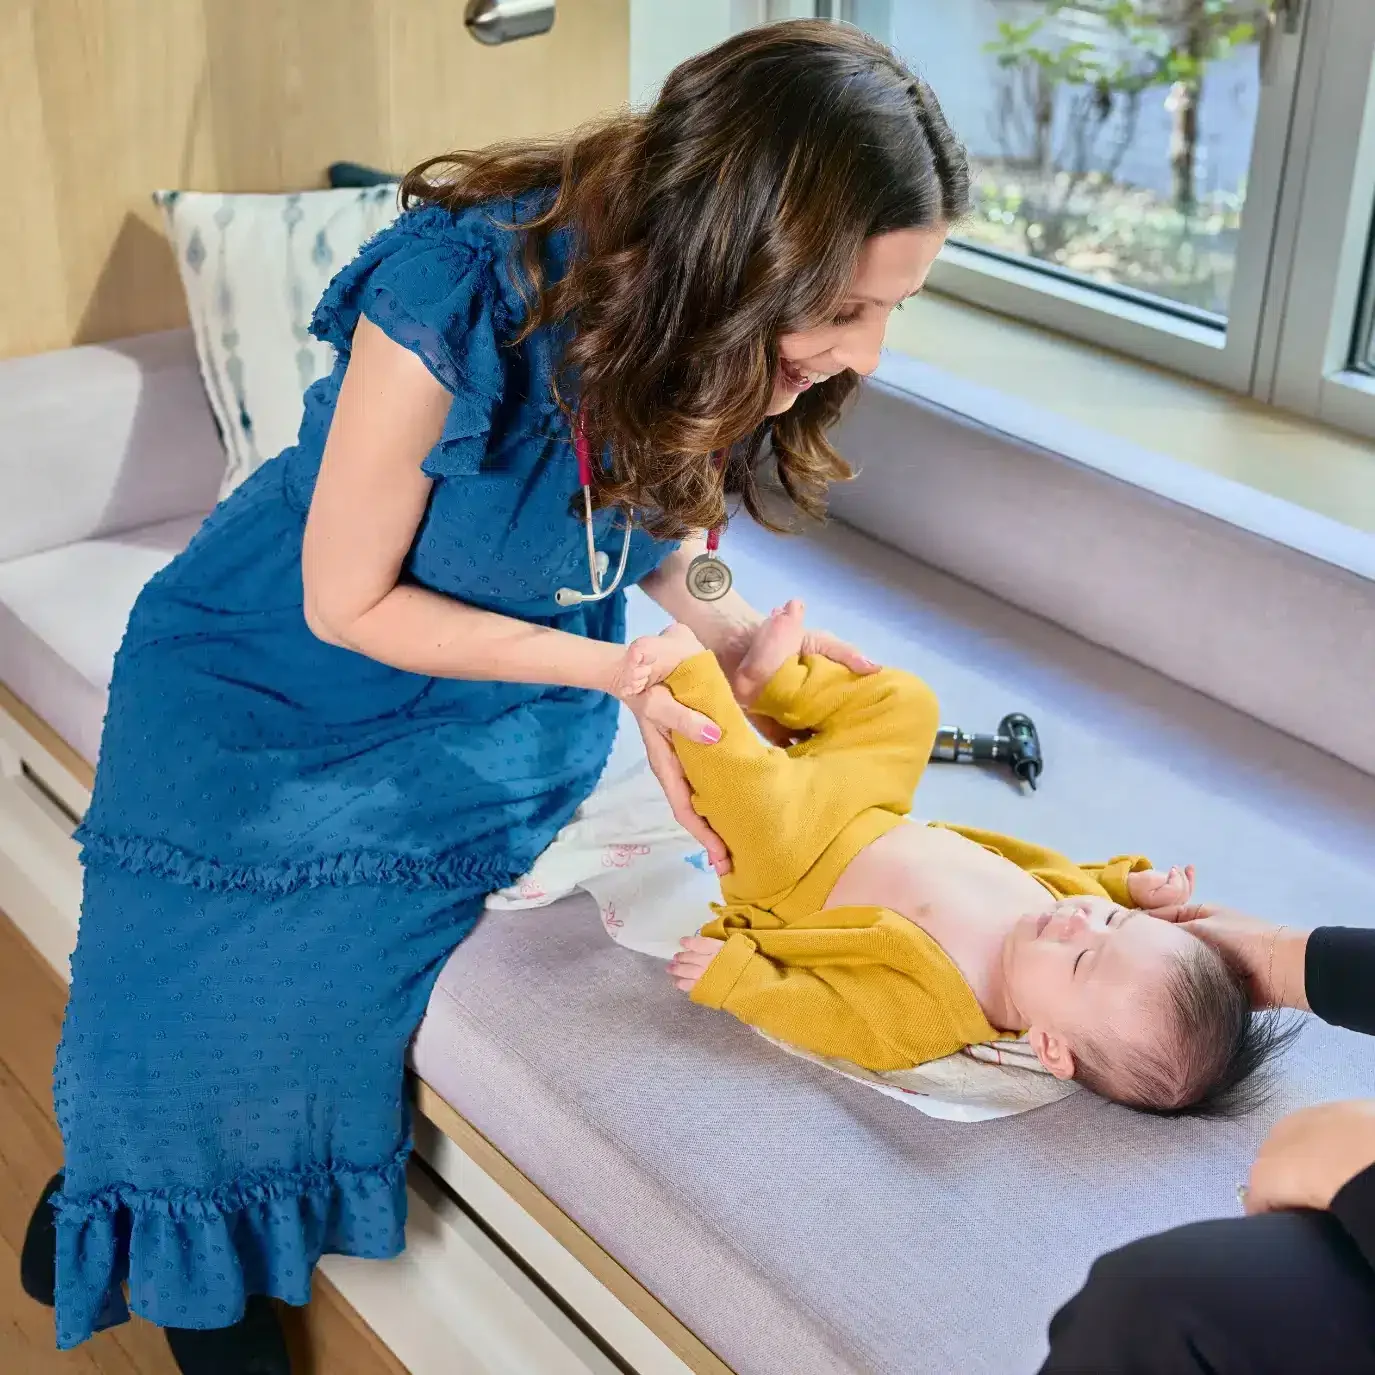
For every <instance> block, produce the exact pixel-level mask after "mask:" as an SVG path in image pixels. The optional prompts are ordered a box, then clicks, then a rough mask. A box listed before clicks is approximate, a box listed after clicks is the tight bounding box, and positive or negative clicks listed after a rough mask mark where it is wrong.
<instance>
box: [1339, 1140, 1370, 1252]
mask: <svg viewBox="0 0 1375 1375" xmlns="http://www.w3.org/2000/svg"><path fill="white" fill-rule="evenodd" d="M1332 1215H1333V1216H1334V1217H1335V1218H1336V1219H1337V1221H1338V1222H1340V1223H1341V1224H1342V1226H1343V1227H1345V1228H1346V1230H1347V1232H1348V1233H1349V1234H1350V1236H1351V1239H1352V1240H1353V1241H1354V1242H1355V1243H1356V1245H1357V1246H1359V1247H1360V1248H1361V1253H1362V1254H1363V1255H1364V1256H1365V1258H1366V1260H1367V1261H1368V1262H1369V1264H1370V1268H1371V1269H1372V1270H1375V1165H1372V1166H1371V1167H1370V1168H1369V1169H1368V1170H1366V1171H1364V1172H1363V1173H1361V1174H1358V1175H1357V1176H1356V1178H1355V1179H1353V1180H1352V1181H1351V1182H1350V1183H1349V1184H1348V1185H1347V1186H1346V1188H1344V1189H1343V1190H1342V1191H1341V1193H1339V1194H1338V1195H1337V1197H1336V1198H1334V1199H1333V1200H1332Z"/></svg>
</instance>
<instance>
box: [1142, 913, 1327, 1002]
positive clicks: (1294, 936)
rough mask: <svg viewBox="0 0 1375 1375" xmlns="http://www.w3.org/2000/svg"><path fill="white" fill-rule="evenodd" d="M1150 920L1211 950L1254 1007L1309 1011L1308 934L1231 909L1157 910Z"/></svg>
mask: <svg viewBox="0 0 1375 1375" xmlns="http://www.w3.org/2000/svg"><path fill="white" fill-rule="evenodd" d="M1151 916H1153V917H1156V918H1158V919H1160V920H1162V921H1172V922H1175V923H1177V924H1179V925H1181V926H1183V927H1184V928H1185V929H1186V930H1187V931H1190V932H1192V933H1193V934H1194V935H1195V936H1197V937H1198V938H1199V940H1201V941H1203V942H1205V943H1206V944H1208V945H1211V946H1212V947H1213V949H1214V950H1216V951H1217V952H1218V954H1219V955H1221V956H1222V958H1223V959H1225V960H1226V961H1227V963H1228V964H1230V965H1231V966H1232V967H1233V968H1234V969H1236V970H1239V971H1240V972H1241V973H1242V974H1243V975H1244V976H1245V978H1246V983H1247V986H1248V988H1249V989H1250V991H1251V1003H1252V1006H1254V1007H1292V1008H1297V1009H1298V1010H1299V1011H1300V1012H1307V1011H1308V997H1307V994H1306V993H1305V991H1304V964H1305V961H1306V959H1307V953H1308V932H1307V931H1295V930H1293V929H1292V928H1290V927H1288V926H1276V925H1275V924H1274V923H1273V922H1268V921H1262V920H1261V919H1260V918H1259V917H1250V916H1247V915H1246V913H1245V912H1236V911H1233V910H1232V909H1231V908H1230V907H1218V906H1216V905H1214V904H1212V903H1206V902H1196V903H1190V904H1188V905H1187V906H1179V907H1158V908H1156V909H1155V910H1154V911H1152V912H1151Z"/></svg>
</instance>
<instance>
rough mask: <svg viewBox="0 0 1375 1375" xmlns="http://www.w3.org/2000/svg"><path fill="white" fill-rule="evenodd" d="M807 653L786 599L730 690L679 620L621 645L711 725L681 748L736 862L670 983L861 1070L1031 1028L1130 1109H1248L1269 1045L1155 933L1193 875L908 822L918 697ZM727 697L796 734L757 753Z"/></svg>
mask: <svg viewBox="0 0 1375 1375" xmlns="http://www.w3.org/2000/svg"><path fill="white" fill-rule="evenodd" d="M802 635H803V624H802V608H801V606H800V605H799V604H797V603H790V604H789V605H788V606H787V607H786V608H784V609H783V610H782V611H779V612H775V613H774V615H773V617H772V618H771V619H770V620H769V621H768V622H767V623H766V624H765V625H764V626H763V627H761V629H760V630H759V632H758V633H757V634H756V636H755V640H754V643H753V646H752V648H751V650H750V652H749V654H748V655H747V656H746V658H745V660H744V662H743V663H742V664H741V666H740V669H739V671H738V673H737V674H736V676H735V679H734V681H733V682H728V681H727V679H726V677H725V675H724V673H723V671H722V669H721V667H720V665H719V664H718V663H717V661H716V659H715V658H714V657H713V656H712V655H710V654H707V653H706V652H704V651H703V649H702V647H701V645H700V644H699V643H698V642H697V640H696V639H695V637H694V636H693V635H692V633H691V632H690V631H688V630H687V629H685V628H684V627H682V626H674V627H672V628H671V629H669V630H668V631H666V632H665V633H664V634H663V635H660V636H656V637H651V638H648V639H644V640H638V641H636V642H635V644H633V645H632V646H631V647H630V649H629V651H628V660H627V662H628V664H629V676H630V678H631V681H632V682H640V683H644V684H649V683H655V682H661V681H662V682H665V683H666V685H667V687H668V688H669V690H670V691H671V692H672V693H673V695H674V697H675V698H677V699H678V700H679V701H680V702H682V703H684V704H685V705H686V706H689V707H692V708H693V709H695V710H697V711H700V712H702V713H703V714H704V715H706V716H709V717H710V718H711V719H712V720H713V721H715V722H716V724H717V725H718V726H719V727H720V728H721V731H722V738H721V740H720V741H719V743H717V744H714V745H704V744H700V743H697V742H694V741H690V740H687V739H684V738H681V737H678V738H675V741H674V745H675V748H676V749H677V752H678V755H679V758H680V759H681V760H682V762H683V765H684V768H685V770H686V772H687V775H688V779H689V781H690V782H691V784H692V787H693V792H694V805H695V806H696V808H697V810H698V812H699V813H700V814H701V815H702V816H703V817H705V818H706V820H707V821H708V822H709V823H710V824H711V826H712V827H713V828H714V829H715V831H716V832H717V834H718V835H720V836H721V838H722V840H724V841H725V843H726V845H727V846H728V847H729V848H730V852H731V859H732V865H733V868H732V871H731V873H730V874H729V875H727V876H726V877H725V878H724V879H723V880H722V885H721V887H722V896H723V898H724V902H723V903H722V904H720V905H718V906H716V907H715V908H714V910H715V912H716V918H715V920H714V921H712V922H711V923H710V924H709V925H708V926H706V927H705V928H704V929H703V931H702V933H701V935H700V936H697V937H695V938H692V939H690V940H687V941H685V942H684V943H683V946H684V948H683V950H682V952H681V953H680V954H679V955H678V956H677V958H676V959H675V960H674V962H673V964H672V966H671V967H670V970H671V973H672V975H673V978H674V980H675V982H676V983H677V985H678V987H679V988H681V989H683V990H685V991H687V992H690V993H691V996H692V998H693V1001H694V1002H697V1003H701V1004H703V1005H705V1006H707V1007H716V1008H724V1009H725V1010H726V1011H728V1012H731V1013H733V1014H734V1015H735V1016H736V1017H738V1018H740V1020H741V1021H744V1022H747V1023H749V1024H750V1025H752V1026H756V1027H759V1028H760V1029H761V1030H763V1031H766V1032H768V1033H769V1034H770V1035H773V1036H776V1037H778V1038H779V1039H780V1040H783V1041H787V1042H789V1043H791V1044H793V1045H796V1046H799V1047H801V1048H803V1049H806V1050H810V1051H813V1052H815V1053H817V1054H821V1055H826V1056H833V1057H838V1058H840V1059H843V1060H848V1061H850V1062H851V1063H853V1064H857V1065H862V1066H864V1067H865V1068H868V1069H872V1070H895V1069H908V1068H911V1067H913V1066H915V1065H919V1064H922V1063H924V1062H926V1061H929V1060H936V1059H940V1058H941V1057H943V1056H945V1055H949V1054H951V1053H953V1052H955V1051H957V1050H959V1049H961V1048H962V1047H964V1046H968V1045H974V1044H977V1043H979V1042H982V1041H990V1040H994V1039H996V1038H999V1037H1015V1036H1019V1035H1022V1034H1025V1035H1026V1036H1027V1039H1028V1041H1029V1043H1030V1045H1031V1047H1032V1049H1033V1050H1034V1051H1035V1053H1036V1055H1037V1056H1038V1057H1039V1059H1040V1061H1041V1063H1042V1064H1043V1065H1044V1066H1045V1067H1046V1068H1047V1069H1048V1070H1049V1071H1050V1072H1051V1073H1052V1074H1055V1075H1057V1076H1058V1077H1060V1078H1062V1079H1070V1078H1073V1079H1077V1080H1078V1081H1080V1082H1081V1083H1083V1084H1085V1085H1087V1086H1088V1087H1089V1088H1092V1089H1094V1090H1095V1091H1096V1092H1098V1093H1100V1094H1102V1095H1104V1096H1105V1097H1107V1098H1111V1099H1114V1100H1116V1101H1117V1102H1120V1103H1125V1104H1127V1105H1128V1106H1130V1107H1134V1108H1140V1109H1145V1110H1148V1111H1153V1112H1160V1113H1184V1112H1189V1113H1193V1114H1198V1115H1204V1114H1206V1115H1224V1114H1226V1115H1230V1114H1232V1113H1235V1112H1237V1111H1240V1110H1242V1109H1243V1108H1244V1107H1245V1106H1247V1104H1248V1098H1249V1095H1248V1094H1247V1092H1246V1086H1247V1084H1248V1081H1249V1080H1251V1076H1252V1075H1253V1074H1254V1073H1255V1071H1256V1070H1257V1069H1259V1068H1260V1067H1261V1066H1262V1065H1263V1064H1264V1063H1265V1061H1266V1060H1267V1059H1268V1058H1269V1056H1270V1055H1271V1053H1272V1052H1273V1051H1274V1049H1275V1048H1276V1046H1277V1043H1278V1039H1279V1038H1278V1037H1277V1035H1276V1033H1275V1031H1274V1029H1273V1027H1272V1025H1271V1023H1270V1022H1269V1021H1268V1020H1263V1019H1257V1018H1253V1017H1252V1016H1251V1013H1250V1006H1249V1001H1248V997H1247V992H1246V988H1245V986H1244V983H1243V981H1242V980H1241V978H1240V977H1238V976H1237V975H1236V974H1234V973H1233V972H1232V971H1231V970H1230V969H1229V967H1228V966H1227V965H1226V963H1225V962H1224V961H1223V960H1222V959H1221V958H1220V957H1219V956H1218V955H1217V954H1216V953H1215V952H1214V951H1213V950H1211V949H1210V948H1209V947H1208V946H1206V945H1204V944H1203V942H1202V941H1200V940H1199V939H1198V938H1197V937H1195V936H1193V935H1192V934H1190V933H1189V932H1188V931H1186V930H1183V929H1182V928H1180V927H1179V926H1176V925H1173V924H1172V923H1170V922H1168V921H1158V920H1153V919H1152V918H1151V917H1150V915H1149V912H1150V911H1151V909H1153V908H1163V907H1167V906H1173V905H1175V904H1178V903H1182V902H1185V901H1187V900H1188V898H1189V897H1190V895H1191V893H1192V889H1193V872H1192V870H1191V869H1178V868H1176V869H1171V870H1170V871H1169V872H1167V873H1161V872H1159V871H1157V870H1155V869H1153V868H1152V867H1151V865H1150V864H1149V863H1148V861H1146V860H1145V859H1143V858H1140V857H1135V856H1122V857H1119V858H1116V859H1113V860H1110V861H1108V862H1107V863H1105V864H1087V865H1080V864H1074V863H1072V862H1071V861H1070V860H1068V859H1066V858H1065V857H1064V856H1063V855H1060V854H1057V853H1056V852H1054V851H1052V850H1048V849H1045V848H1043V847H1041V846H1039V845H1033V844H1029V843H1027V842H1024V841H1019V840H1012V839H1009V838H1008V837H1005V836H999V835H993V834H991V833H985V832H981V831H975V830H971V829H969V828H965V827H954V826H948V825H943V824H933V825H920V824H917V823H914V822H912V821H910V820H908V819H907V813H908V811H909V809H910V806H911V801H912V794H913V792H914V790H915V788H916V785H917V782H918V780H919V779H920V778H921V776H922V773H923V772H924V770H925V768H926V765H927V762H928V760H929V758H930V754H931V748H932V744H933V742H934V739H935V734H936V729H937V726H938V724H939V720H938V713H937V706H936V700H935V697H934V695H933V693H932V692H931V690H930V689H929V688H928V687H927V686H926V685H925V684H924V683H922V682H921V681H920V680H919V679H917V678H915V677H913V676H912V675H910V674H907V673H902V672H899V671H897V670H893V669H884V670H882V671H880V672H878V673H875V674H873V675H870V676H867V677H860V676H857V675H855V674H853V673H851V672H850V671H849V670H847V669H845V668H842V667H841V666H839V665H837V664H834V663H832V662H830V661H829V660H825V659H817V658H811V657H807V658H799V657H798V651H799V649H800V647H801V644H802ZM741 701H743V702H745V703H746V704H748V706H749V709H750V710H751V711H752V712H754V713H755V714H756V715H759V716H764V717H769V718H772V719H773V720H775V721H777V722H779V723H781V724H782V725H783V726H784V727H785V728H787V729H788V730H789V731H790V732H792V733H794V734H795V735H798V736H801V737H803V738H801V740H800V742H799V743H797V744H795V745H793V746H792V747H791V748H789V749H787V750H783V749H778V748H775V747H772V746H769V745H766V744H765V743H764V742H763V741H761V740H760V738H759V737H758V736H757V735H756V734H755V732H754V730H753V729H752V728H751V726H750V725H749V722H748V721H747V719H746V717H745V714H744V712H743V711H742V709H741V707H740V705H739V702H741ZM1048 909H1049V910H1048Z"/></svg>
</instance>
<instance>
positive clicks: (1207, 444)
mask: <svg viewBox="0 0 1375 1375" xmlns="http://www.w3.org/2000/svg"><path fill="white" fill-rule="evenodd" d="M876 381H877V382H878V383H879V385H881V386H884V387H886V388H890V389H892V390H894V391H898V392H903V393H907V394H909V395H915V396H916V397H918V398H920V399H921V400H922V401H923V402H925V403H927V404H929V405H931V406H934V407H937V408H938V409H941V410H945V411H948V412H951V413H954V414H957V415H960V416H963V417H965V418H967V419H969V420H972V421H974V422H976V423H977V424H979V425H982V426H984V427H986V428H988V429H990V430H994V431H997V432H999V433H1003V434H1006V435H1008V436H1010V437H1012V438H1015V439H1017V440H1020V441H1022V442H1023V443H1026V444H1030V445H1033V446H1035V447H1037V448H1042V449H1045V450H1047V451H1049V452H1052V453H1056V454H1060V455H1062V456H1064V457H1065V458H1068V459H1070V460H1072V461H1073V462H1076V463H1079V464H1082V465H1084V466H1086V467H1090V468H1094V469H1097V470H1099V471H1101V472H1103V473H1105V474H1108V475H1110V476H1112V477H1114V478H1117V479H1118V480H1120V481H1123V482H1128V483H1131V484H1133V485H1135V486H1137V487H1141V488H1143V489H1146V490H1148V491H1151V492H1154V493H1155V494H1156V495H1158V496H1160V497H1163V498H1165V499H1167V500H1169V501H1174V502H1178V503H1180V504H1182V505H1185V506H1189V507H1192V508H1194V509H1196V510H1199V511H1202V512H1205V513H1206V514H1208V515H1210V516H1213V517H1214V518H1216V519H1219V520H1223V521H1226V522H1227V523H1229V524H1232V525H1236V526H1239V527H1241V528H1243V529H1246V530H1249V531H1250V532H1251V533H1253V534H1255V535H1258V536H1260V537H1262V538H1265V539H1268V540H1272V541H1275V542H1276V543H1278V544H1282V545H1287V546H1289V547H1290V548H1293V549H1296V550H1299V551H1301V552H1303V553H1305V554H1308V555H1310V556H1311V557H1313V558H1317V559H1320V560H1322V561H1323V562H1325V563H1329V564H1333V565H1335V566H1338V567H1341V568H1345V569H1347V570H1348V571H1350V572H1352V573H1355V574H1357V575H1358V576H1361V577H1364V578H1368V579H1371V580H1373V581H1375V444H1372V443H1369V442H1367V441H1364V440H1360V439H1357V438H1354V437H1352V436H1349V435H1345V434H1342V433H1340V432H1338V431H1335V430H1329V429H1326V428H1324V427H1322V426H1320V425H1317V424H1315V423H1313V422H1311V421H1307V420H1304V419H1302V418H1300V417H1297V416H1292V415H1288V414H1286V413H1284V412H1281V411H1278V410H1274V409H1271V408H1269V407H1265V406H1262V405H1259V404H1257V403H1255V402H1253V401H1250V400H1247V399H1245V398H1242V397H1238V396H1234V395H1231V394H1230V393H1227V392H1224V391H1220V390H1218V389H1216V388H1213V387H1209V386H1206V385H1204V384H1202V383H1199V382H1196V381H1193V380H1191V379H1189V378H1185V377H1179V376H1176V375H1173V374H1171V373H1167V372H1164V371H1161V370H1159V369H1156V368H1153V367H1150V366H1148V365H1146V364H1143V363H1139V362H1136V361H1134V360H1131V359H1126V358H1122V357H1119V356H1117V355H1115V354H1110V353H1106V352H1103V351H1100V350H1098V349H1095V348H1093V347H1092V346H1090V345H1087V344H1083V343H1080V342H1078V341H1075V340H1071V339H1066V338H1063V337H1061V336H1058V335H1055V334H1051V333H1050V332H1048V331H1046V330H1041V329H1037V328H1035V327H1033V326H1030V325H1026V324H1023V323H1020V322H1017V321H1012V320H1008V319H1006V318H1004V317H1002V316H998V315H994V314H992V313H990V312H987V311H984V310H980V309H978V308H977V307H974V306H970V305H967V304H965V303H963V302H959V301H954V300H952V299H950V298H947V297H941V296H938V295H934V294H931V295H927V296H923V297H921V298H919V299H918V300H915V301H913V302H912V303H911V304H910V305H909V306H908V308H907V309H906V310H905V311H903V312H902V313H901V314H900V315H896V316H894V318H893V321H892V323H891V325H890V327H889V330H888V338H887V349H886V351H885V354H884V357H883V360H882V362H881V363H880V365H879V369H878V372H877V374H876Z"/></svg>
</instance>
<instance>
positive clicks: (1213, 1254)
mask: <svg viewBox="0 0 1375 1375" xmlns="http://www.w3.org/2000/svg"><path fill="white" fill-rule="evenodd" d="M1041 1375H1375V1270H1372V1269H1371V1267H1370V1265H1369V1263H1368V1262H1367V1261H1366V1259H1365V1257H1364V1256H1363V1255H1362V1254H1361V1252H1360V1251H1359V1250H1358V1249H1357V1248H1356V1245H1355V1243H1354V1242H1353V1241H1352V1240H1351V1238H1350V1236H1349V1235H1348V1234H1347V1233H1346V1232H1345V1231H1344V1230H1343V1229H1342V1227H1341V1225H1340V1223H1338V1222H1337V1221H1336V1219H1335V1218H1333V1217H1332V1216H1330V1215H1329V1214H1327V1213H1311V1212H1289V1213H1270V1214H1264V1215H1261V1216H1258V1217H1247V1218H1232V1219H1227V1220H1223V1221H1218V1222H1199V1223H1195V1224H1193V1225H1192V1226H1188V1227H1180V1228H1177V1229H1176V1230H1175V1231H1172V1232H1162V1233H1161V1234H1159V1235H1158V1236H1152V1237H1145V1238H1143V1239H1142V1240H1140V1241H1134V1242H1132V1243H1131V1244H1130V1245H1128V1246H1124V1247H1122V1249H1121V1250H1120V1251H1113V1252H1111V1253H1110V1254H1108V1255H1106V1256H1103V1257H1102V1258H1100V1259H1099V1260H1098V1261H1097V1262H1096V1263H1095V1264H1094V1267H1093V1269H1092V1270H1091V1271H1090V1272H1089V1278H1088V1282H1087V1283H1086V1284H1085V1285H1084V1287H1083V1288H1082V1289H1081V1290H1080V1291H1079V1293H1077V1294H1076V1295H1075V1296H1074V1298H1072V1299H1071V1300H1070V1301H1069V1302H1068V1303H1067V1304H1066V1305H1065V1306H1064V1308H1062V1309H1061V1310H1060V1312H1059V1313H1057V1314H1056V1315H1055V1318H1054V1320H1053V1321H1052V1322H1051V1325H1050V1359H1049V1360H1048V1361H1047V1362H1046V1364H1045V1365H1044V1366H1043V1367H1042V1368H1041Z"/></svg>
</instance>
